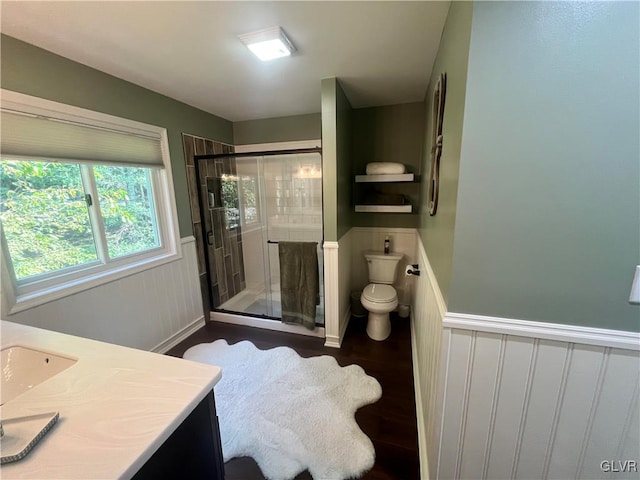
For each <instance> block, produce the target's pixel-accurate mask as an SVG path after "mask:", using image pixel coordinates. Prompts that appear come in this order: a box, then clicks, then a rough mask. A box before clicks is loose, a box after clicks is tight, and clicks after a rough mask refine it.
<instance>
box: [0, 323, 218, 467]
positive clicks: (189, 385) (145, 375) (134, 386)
mask: <svg viewBox="0 0 640 480" xmlns="http://www.w3.org/2000/svg"><path fill="white" fill-rule="evenodd" d="M0 333H1V339H2V348H3V349H4V348H6V347H10V346H14V345H21V346H25V347H31V348H35V349H39V350H44V351H49V352H52V353H59V354H61V355H65V356H69V357H75V358H77V359H78V361H77V362H76V364H75V365H73V366H71V367H70V368H68V369H66V370H64V371H63V372H61V373H59V374H58V375H56V376H54V377H52V378H50V379H49V380H47V381H45V382H43V383H41V384H39V385H37V386H35V387H34V388H32V389H31V390H29V391H27V392H25V393H24V394H22V395H20V396H19V397H16V398H15V399H13V400H11V401H9V402H7V403H6V404H5V405H3V406H2V407H0V418H11V417H17V416H23V415H25V416H26V415H33V414H38V413H44V412H55V411H57V412H60V419H59V420H58V422H57V424H56V425H54V426H53V427H52V429H51V430H50V431H49V433H47V434H46V435H45V437H44V438H43V439H42V440H40V442H39V443H38V444H37V445H36V446H35V447H34V448H33V450H32V451H31V452H30V453H29V454H28V455H27V456H26V457H25V458H24V459H22V460H19V461H17V462H14V463H8V464H5V465H2V467H1V469H0V475H1V476H2V478H3V479H10V478H38V479H47V478H51V479H61V478H69V479H72V478H78V479H85V480H86V479H98V478H99V479H107V478H108V479H115V478H130V477H132V476H133V475H134V474H135V473H136V472H137V471H138V470H139V469H140V467H142V465H144V464H145V462H146V461H147V460H148V459H149V458H150V457H151V455H152V454H153V453H154V452H155V451H156V450H157V449H158V448H159V447H160V446H161V445H162V444H163V443H164V441H165V440H166V439H167V438H168V437H169V436H170V435H171V434H172V433H173V431H174V430H175V429H176V427H178V426H179V425H180V424H181V423H182V421H183V420H184V419H185V418H186V417H187V416H188V415H189V414H190V413H191V411H192V410H193V409H194V407H195V406H196V405H198V403H199V402H200V401H201V400H202V399H203V398H204V397H205V396H206V395H207V393H208V392H210V391H211V390H212V389H213V386H214V385H215V384H216V383H217V382H218V381H219V380H220V378H221V370H220V368H218V367H214V366H210V365H204V364H200V363H195V362H191V361H188V360H183V359H178V358H173V357H169V356H165V355H159V354H155V353H150V352H145V351H141V350H135V349H132V348H127V347H121V346H118V345H111V344H108V343H103V342H98V341H95V340H89V339H86V338H80V337H75V336H71V335H65V334H62V333H57V332H51V331H48V330H42V329H39V328H33V327H28V326H25V325H19V324H16V323H11V322H6V321H0Z"/></svg>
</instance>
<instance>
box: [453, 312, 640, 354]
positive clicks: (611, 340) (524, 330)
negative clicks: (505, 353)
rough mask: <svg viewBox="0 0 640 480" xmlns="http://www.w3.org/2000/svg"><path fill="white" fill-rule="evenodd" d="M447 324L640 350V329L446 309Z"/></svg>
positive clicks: (506, 333)
mask: <svg viewBox="0 0 640 480" xmlns="http://www.w3.org/2000/svg"><path fill="white" fill-rule="evenodd" d="M443 326H444V327H445V328H455V329H459V330H474V331H478V332H487V333H497V334H504V335H517V336H521V337H529V338H539V339H544V340H556V341H560V342H568V343H579V344H584V345H595V346H599V347H611V348H622V349H626V350H635V351H640V333H638V332H627V331H622V330H609V329H605V328H593V327H582V326H577V325H564V324H559V323H547V322H537V321H530V320H517V319H512V318H501V317H488V316H483V315H471V314H466V313H453V312H447V314H446V315H445V317H444V321H443Z"/></svg>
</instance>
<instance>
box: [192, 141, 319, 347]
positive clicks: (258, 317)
mask: <svg viewBox="0 0 640 480" xmlns="http://www.w3.org/2000/svg"><path fill="white" fill-rule="evenodd" d="M306 153H319V154H320V156H321V158H322V148H321V147H309V148H290V149H279V150H263V151H252V152H226V153H216V154H204V155H194V156H193V159H194V162H193V163H194V165H193V166H194V169H195V176H196V183H197V185H200V184H201V181H202V179H201V167H200V161H202V160H215V159H221V158H243V157H245V158H246V157H268V156H277V155H293V154H306ZM321 161H322V160H321ZM259 168H260V170H262V169H263V168H264V167H263V165H262V164H260V165H259ZM264 196H265V192H264V186H263V185H261V186H260V197H261V199H262V198H263V197H264ZM197 198H198V205H199V207H200V215H201V217H202V216H203V215H204V212H205V211H207V210H208V205H205V198H203V195H201V194H198V195H197ZM207 202H208V199H207ZM262 205H263V207H261V208H263V209H264V208H266V207H265V206H264V204H262ZM263 213H266V210H263ZM265 217H266V215H265ZM265 222H266V219H265ZM265 225H266V224H265ZM200 229H201V236H202V241H203V250H204V252H203V253H204V257H205V262H206V264H207V265H212V262H211V258H210V255H211V254H210V251H209V246H210V244H209V231H207V225H206V223H205V222H204V219H203V218H201V221H200ZM263 241H264V242H265V243H266V244H273V243H278V242H273V241H271V240H269V239H268V238H267V237H266V236H265V238H264V239H263ZM319 244H320V245H322V240H320V241H319ZM263 252H265V254H266V255H263V261H264V263H265V264H267V263H268V262H269V260H268V248H267V249H263ZM323 263H324V262H323ZM265 273H266V269H265ZM211 275H212V272H211V271H209V268H208V269H207V276H206V278H207V287H208V288H209V289H211V282H212V277H211ZM265 298H268V301H269V304H270V305H271V303H270V302H271V292H269V294H268V295H267V293H266V291H265ZM210 308H211V314H214V313H215V314H217V315H220V316H221V317H220V318H217V320H220V321H229V322H231V323H237V322H236V321H235V320H234V319H233V317H236V318H238V317H239V318H244V319H245V320H247V324H251V323H256V322H255V321H258V322H273V323H275V324H279V325H282V326H283V327H288V328H284V329H285V330H289V328H291V327H289V326H287V325H285V324H282V323H281V322H279V321H280V320H281V318H280V317H277V316H271V315H265V314H256V313H250V312H242V311H235V310H227V309H224V308H220V306H217V307H214V306H213V305H211V307H210ZM271 308H272V306H270V307H269V311H271ZM222 316H223V317H228V318H225V319H223V317H222ZM251 319H253V320H254V322H251V321H250V320H251ZM253 326H258V325H253ZM261 326H263V327H265V328H271V327H269V326H267V324H266V323H265V324H263V325H261ZM324 327H325V325H324V323H322V324H319V323H317V322H316V330H318V332H316V333H315V334H314V335H317V334H321V336H323V337H324ZM293 328H296V327H293ZM300 333H303V332H300Z"/></svg>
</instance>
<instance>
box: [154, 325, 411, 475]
mask: <svg viewBox="0 0 640 480" xmlns="http://www.w3.org/2000/svg"><path fill="white" fill-rule="evenodd" d="M391 322H392V330H391V335H390V336H389V338H388V339H387V340H385V341H383V342H376V341H375V340H371V339H370V338H369V337H368V336H367V334H366V331H365V327H366V319H362V318H355V317H353V318H351V322H350V323H349V328H348V329H347V332H346V334H345V338H344V341H343V344H342V347H341V348H340V349H335V348H328V347H325V346H324V345H323V344H324V339H321V338H315V337H306V336H302V335H295V334H291V333H284V332H277V331H272V330H263V329H258V328H251V327H244V326H239V325H231V324H225V323H218V322H209V323H207V324H206V325H205V326H204V327H203V328H201V329H200V330H198V331H197V332H196V333H194V334H193V335H191V336H190V337H189V338H187V339H186V340H184V341H183V342H182V343H180V344H179V345H177V346H176V347H174V348H173V349H171V350H170V351H169V352H168V353H167V354H168V355H173V356H176V357H182V355H183V353H184V352H185V351H186V350H187V349H188V348H189V347H191V346H193V345H197V344H199V343H209V342H213V341H214V340H217V339H220V338H223V339H225V340H227V342H228V343H229V344H233V343H237V342H240V341H242V340H249V341H251V342H253V344H254V345H255V346H256V347H258V348H260V349H262V350H267V349H270V348H274V347H279V346H287V347H291V348H293V349H294V350H295V351H296V352H297V353H298V354H299V355H300V356H302V357H312V356H316V355H331V356H332V357H334V358H335V359H336V360H337V362H338V364H339V365H341V366H346V365H351V364H354V363H355V364H358V365H360V366H361V367H362V368H363V369H364V370H365V372H367V374H368V375H371V376H373V377H375V378H376V379H377V380H378V382H380V385H381V386H382V398H381V399H380V400H379V401H378V402H376V403H374V404H371V405H366V406H364V407H362V408H360V409H359V410H358V411H357V412H356V421H357V422H358V425H359V426H360V428H361V429H362V431H363V432H364V433H365V434H366V435H367V436H368V437H369V438H370V439H371V441H372V442H373V445H374V447H375V450H376V463H375V465H374V467H373V468H372V469H371V470H370V471H369V472H368V473H366V474H365V475H364V476H363V477H362V478H364V479H367V480H390V479H402V480H410V479H414V478H415V479H417V478H419V477H420V466H419V462H418V433H417V427H416V408H415V395H414V390H413V371H412V362H411V330H410V324H409V320H408V319H401V318H397V317H395V316H393V315H392V320H391ZM225 474H226V478H227V479H228V480H254V479H255V480H262V479H264V476H263V475H262V474H261V472H260V469H259V468H258V465H257V464H256V463H255V461H254V460H253V459H251V458H248V457H243V458H234V459H232V460H231V461H229V462H227V463H226V464H225ZM307 479H311V475H309V473H308V472H303V473H301V474H300V475H298V476H297V477H296V480H307Z"/></svg>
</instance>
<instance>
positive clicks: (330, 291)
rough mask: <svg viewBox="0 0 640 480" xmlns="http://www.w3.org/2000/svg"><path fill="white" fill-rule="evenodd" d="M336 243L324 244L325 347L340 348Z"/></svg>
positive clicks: (338, 278)
mask: <svg viewBox="0 0 640 480" xmlns="http://www.w3.org/2000/svg"><path fill="white" fill-rule="evenodd" d="M338 247H339V245H338V242H324V243H323V244H322V249H323V251H324V331H325V346H327V347H334V348H340V289H339V284H340V269H339V261H338Z"/></svg>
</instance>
